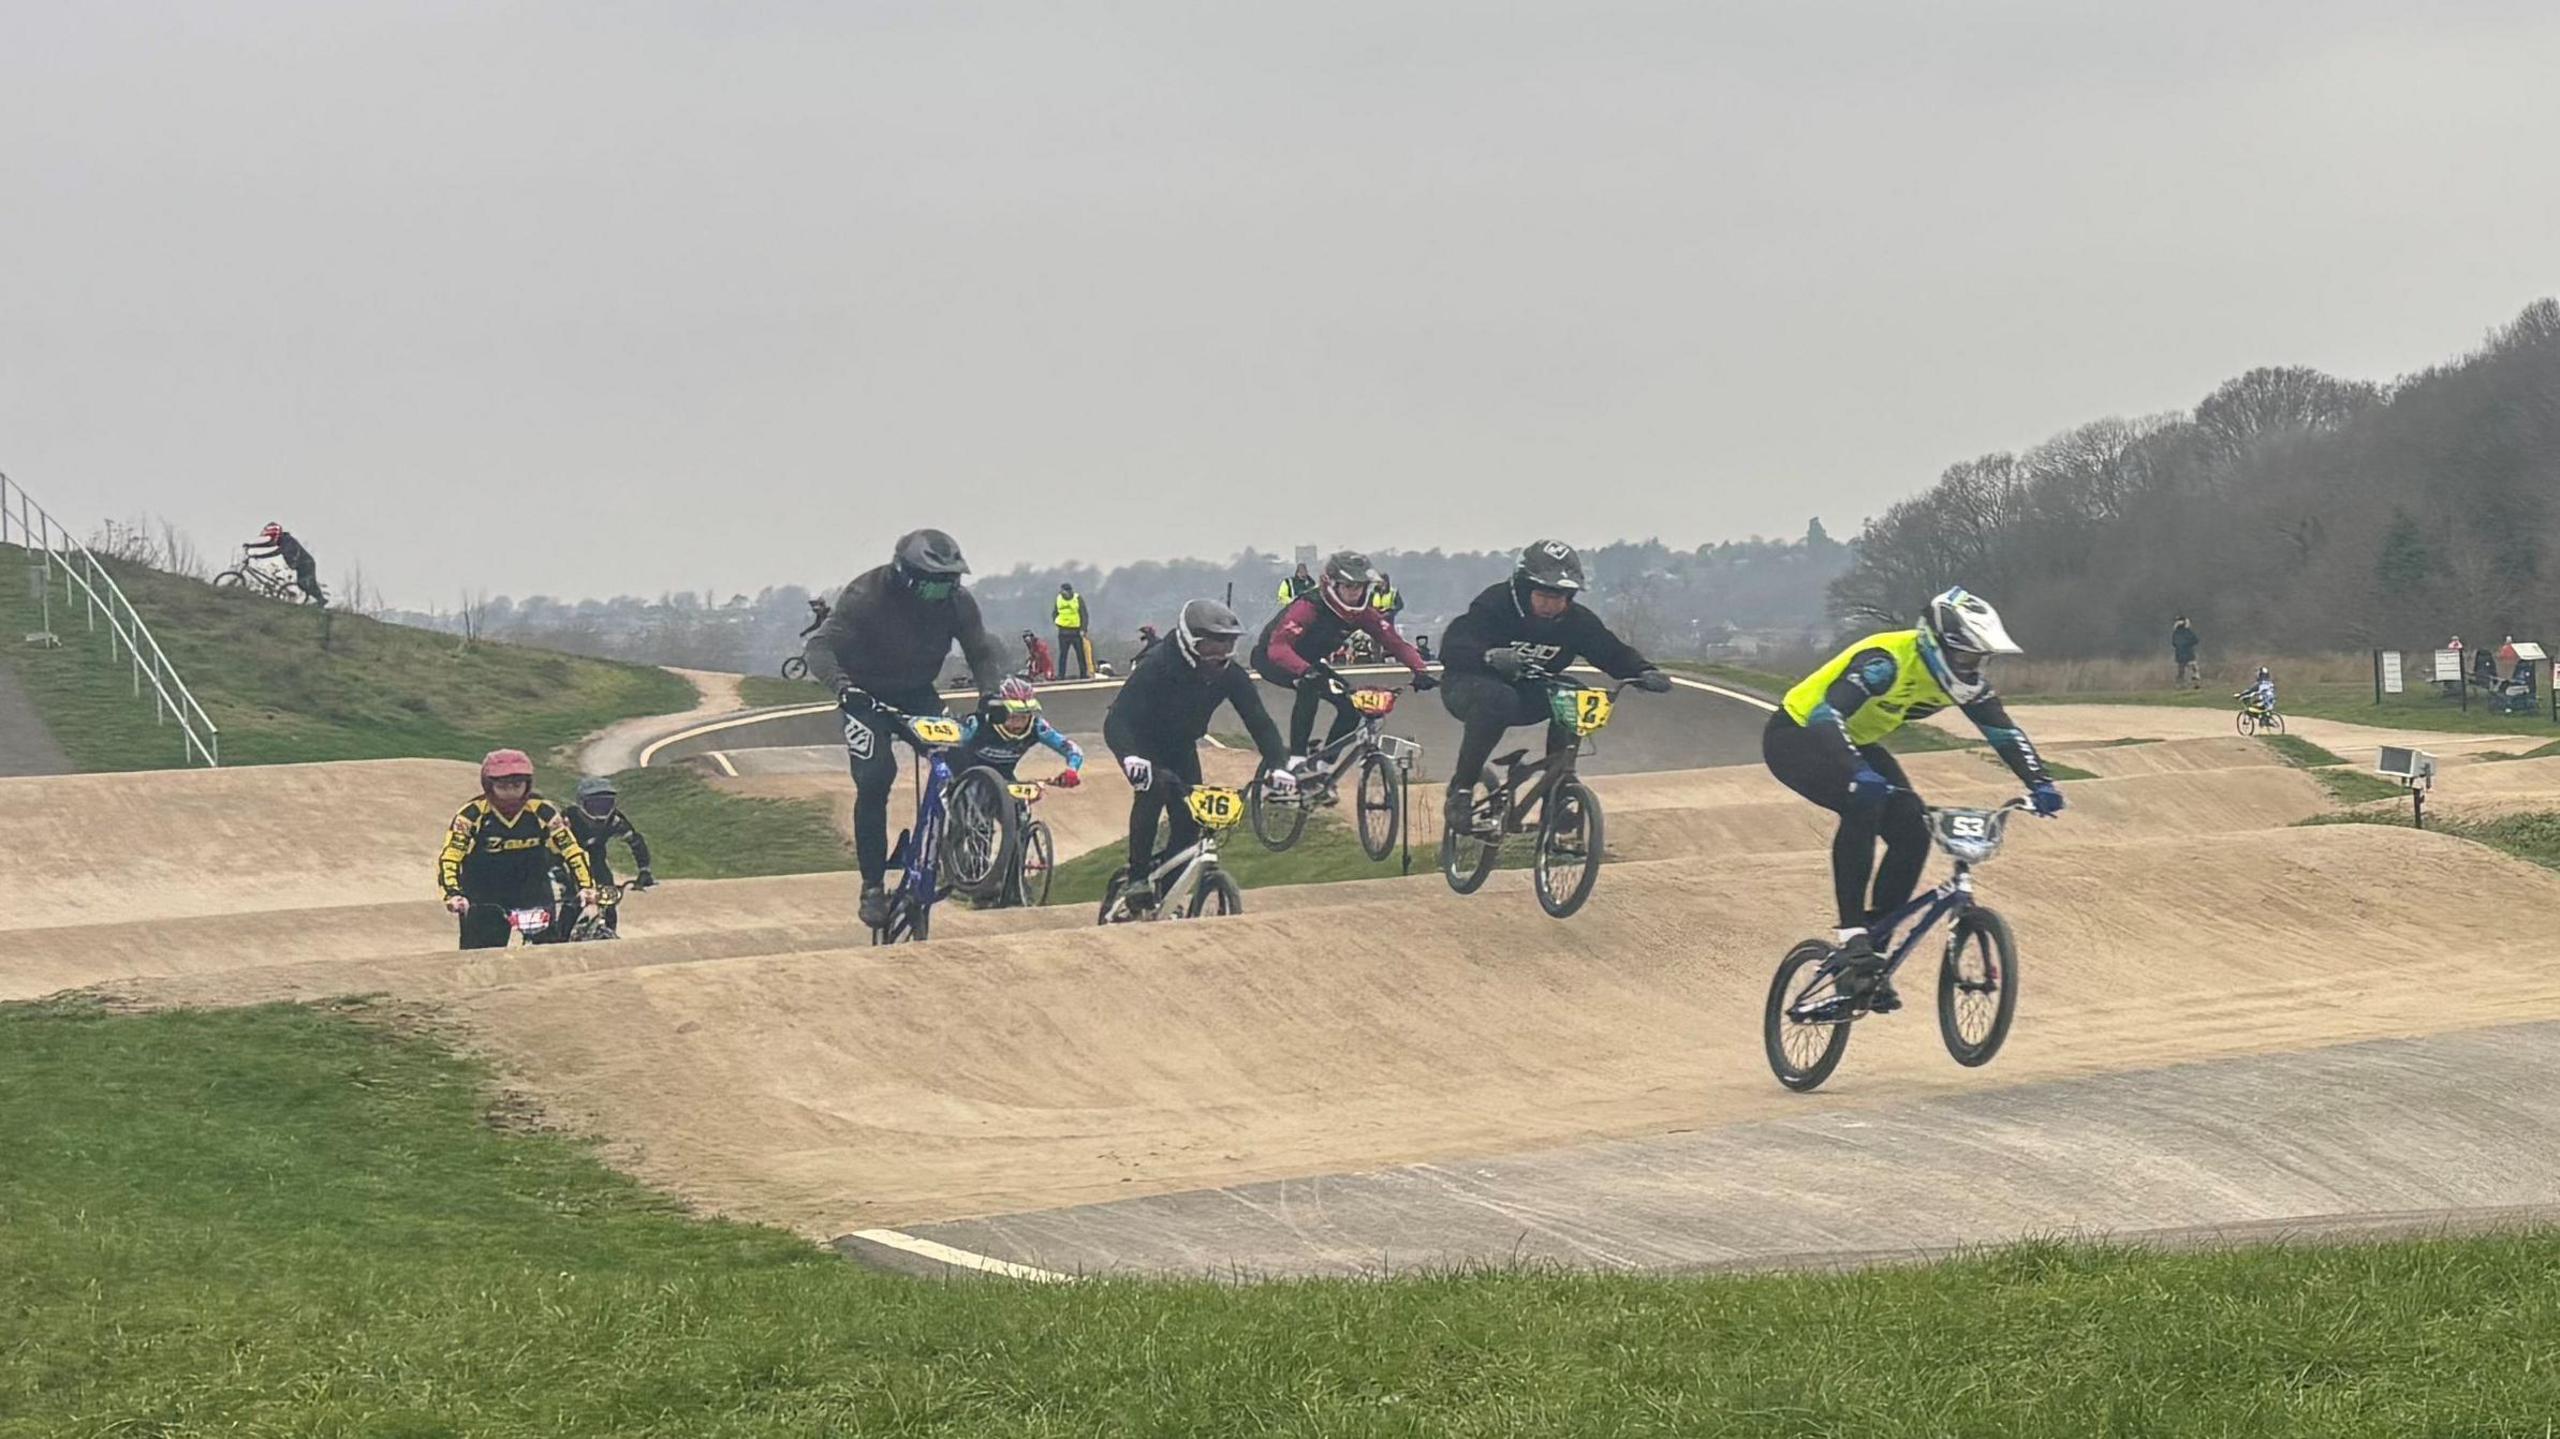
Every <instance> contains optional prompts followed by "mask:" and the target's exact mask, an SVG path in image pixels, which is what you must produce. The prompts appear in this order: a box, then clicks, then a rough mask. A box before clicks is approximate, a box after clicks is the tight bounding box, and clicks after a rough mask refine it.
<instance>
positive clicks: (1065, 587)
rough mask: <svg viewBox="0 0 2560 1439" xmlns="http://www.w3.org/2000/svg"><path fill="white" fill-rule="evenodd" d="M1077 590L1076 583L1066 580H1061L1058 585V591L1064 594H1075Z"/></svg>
mask: <svg viewBox="0 0 2560 1439" xmlns="http://www.w3.org/2000/svg"><path fill="white" fill-rule="evenodd" d="M1075 592H1076V587H1075V586H1074V585H1071V584H1068V583H1066V582H1064V581H1060V582H1059V585H1058V593H1060V594H1062V595H1071V594H1074V593H1075Z"/></svg>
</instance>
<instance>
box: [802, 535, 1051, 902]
mask: <svg viewBox="0 0 2560 1439" xmlns="http://www.w3.org/2000/svg"><path fill="white" fill-rule="evenodd" d="M968 572H969V562H968V561H967V560H966V559H963V558H962V557H961V554H960V545H959V542H958V541H956V540H954V539H952V538H951V536H949V535H947V534H944V533H943V532H942V531H940V530H914V531H911V532H909V533H908V534H906V535H903V536H901V537H900V538H899V540H898V544H897V548H896V550H895V551H894V552H892V554H891V555H890V558H889V563H887V564H885V565H881V566H879V567H878V568H876V569H872V570H867V571H865V572H864V573H862V574H861V575H859V576H856V577H855V579H854V581H853V583H851V584H849V585H846V586H845V587H844V593H843V594H842V595H839V596H838V597H837V598H836V604H835V609H834V610H833V611H832V612H830V613H829V614H828V616H827V622H826V623H825V624H823V625H820V626H819V627H818V632H817V633H816V634H814V635H812V636H810V637H809V647H808V649H807V650H806V651H805V652H804V653H803V656H802V657H803V658H804V659H805V660H806V661H807V662H808V665H809V678H811V679H813V680H816V681H817V682H818V683H820V684H822V685H825V686H826V687H827V688H829V689H831V690H833V691H835V695H836V707H837V709H838V710H839V711H840V712H841V714H842V717H843V719H844V747H845V754H846V756H847V757H848V758H849V759H850V761H851V762H852V767H853V789H854V801H853V855H854V863H855V864H856V865H858V866H859V867H860V868H861V871H862V922H863V923H864V924H866V925H869V926H870V927H871V928H873V929H878V928H880V927H881V926H882V925H884V924H886V923H888V920H889V897H888V894H887V892H886V891H885V890H883V889H882V887H881V879H882V877H883V876H884V875H886V874H887V873H888V869H889V789H890V786H891V785H893V784H895V783H896V782H897V778H898V757H897V756H896V755H895V754H894V753H892V752H891V751H890V748H889V742H890V740H891V739H892V738H904V737H905V735H906V730H905V728H904V727H903V726H901V725H899V724H898V723H897V722H896V721H894V720H892V719H890V718H889V716H887V715H886V714H883V713H882V712H881V710H880V705H881V704H887V705H890V706H892V707H894V708H896V709H898V710H901V711H903V712H905V713H907V714H910V715H939V714H942V713H944V710H943V707H942V696H941V695H940V694H939V693H937V692H936V691H935V689H934V686H933V680H934V676H935V674H936V673H938V672H939V671H940V670H941V668H942V662H943V660H944V659H945V658H947V657H948V656H949V655H950V653H951V647H952V646H953V645H954V644H957V645H958V646H959V647H960V653H961V654H962V655H963V656H965V657H966V658H967V659H968V662H969V674H970V678H971V679H972V680H973V681H974V682H975V683H976V684H977V687H978V693H980V694H981V695H991V694H994V693H995V692H996V691H997V689H998V688H999V687H1001V686H1002V685H1003V684H1004V654H1003V651H1002V650H1000V649H998V648H997V647H996V642H995V637H994V636H992V635H990V634H988V633H987V626H986V622H985V621H984V620H983V619H981V618H980V617H979V614H978V601H977V599H976V598H975V597H974V596H972V595H971V594H970V593H969V591H968V590H967V589H965V588H963V587H962V585H961V583H960V577H961V576H962V575H965V574H967V573H968Z"/></svg>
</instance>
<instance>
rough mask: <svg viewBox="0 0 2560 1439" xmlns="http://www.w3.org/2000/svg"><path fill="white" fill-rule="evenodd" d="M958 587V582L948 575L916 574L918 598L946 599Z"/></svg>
mask: <svg viewBox="0 0 2560 1439" xmlns="http://www.w3.org/2000/svg"><path fill="white" fill-rule="evenodd" d="M959 588H960V582H959V581H958V580H956V579H954V578H952V577H951V576H949V575H918V576H916V598H917V599H920V600H947V599H949V598H951V595H952V592H953V591H955V590H957V589H959Z"/></svg>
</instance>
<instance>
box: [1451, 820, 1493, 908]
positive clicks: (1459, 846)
mask: <svg viewBox="0 0 2560 1439" xmlns="http://www.w3.org/2000/svg"><path fill="white" fill-rule="evenodd" d="M1501 860H1502V837H1501V836H1500V835H1498V834H1497V835H1496V836H1494V837H1493V838H1492V839H1479V838H1477V837H1476V836H1475V835H1472V834H1460V833H1459V832H1458V830H1457V828H1456V826H1455V825H1453V824H1452V823H1451V822H1450V817H1449V816H1448V815H1445V814H1444V815H1442V816H1441V817H1440V873H1441V874H1442V875H1444V876H1446V877H1447V878H1448V881H1449V888H1451V889H1453V890H1456V891H1457V892H1458V893H1460V894H1473V893H1475V892H1476V891H1477V890H1480V889H1482V888H1484V882H1485V881H1486V880H1487V879H1488V878H1490V877H1492V874H1493V867H1494V866H1495V865H1496V864H1499V863H1500V862H1501Z"/></svg>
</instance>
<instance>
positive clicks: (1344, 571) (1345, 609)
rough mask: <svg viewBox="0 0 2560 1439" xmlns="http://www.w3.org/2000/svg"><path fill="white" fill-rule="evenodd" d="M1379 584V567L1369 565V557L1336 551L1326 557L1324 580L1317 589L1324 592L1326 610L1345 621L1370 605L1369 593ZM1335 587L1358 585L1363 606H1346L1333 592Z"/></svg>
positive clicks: (1348, 551) (1353, 552)
mask: <svg viewBox="0 0 2560 1439" xmlns="http://www.w3.org/2000/svg"><path fill="white" fill-rule="evenodd" d="M1377 583H1378V567H1377V566H1375V565H1373V564H1371V563H1369V557H1368V556H1367V555H1364V554H1362V553H1360V552H1359V551H1358V550H1335V551H1334V552H1333V553H1332V554H1330V555H1327V556H1325V561H1324V579H1323V581H1322V582H1321V583H1319V584H1318V585H1317V586H1316V588H1318V589H1320V590H1323V591H1324V602H1325V607H1326V608H1328V609H1330V610H1332V611H1333V612H1334V613H1335V614H1338V615H1340V616H1342V617H1343V618H1344V619H1349V618H1351V617H1352V616H1353V615H1355V614H1358V613H1359V612H1360V609H1361V608H1362V606H1365V605H1366V604H1367V603H1368V595H1369V591H1370V589H1371V588H1372V587H1374V586H1375V585H1376V584H1377ZM1335 585H1358V586H1359V587H1360V597H1361V604H1360V605H1351V606H1346V605H1344V604H1343V603H1342V599H1341V597H1340V596H1338V595H1336V594H1335V593H1334V592H1333V587H1334V586H1335Z"/></svg>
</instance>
